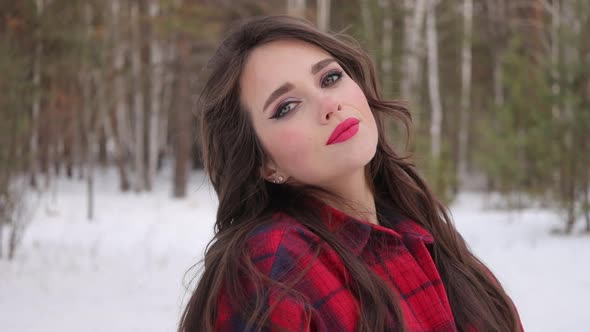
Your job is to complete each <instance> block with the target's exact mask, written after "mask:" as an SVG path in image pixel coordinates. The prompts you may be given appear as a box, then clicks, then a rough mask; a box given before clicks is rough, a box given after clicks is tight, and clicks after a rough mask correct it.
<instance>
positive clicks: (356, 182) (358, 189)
mask: <svg viewBox="0 0 590 332" xmlns="http://www.w3.org/2000/svg"><path fill="white" fill-rule="evenodd" d="M325 189H328V190H329V191H330V192H333V193H335V194H337V195H338V196H339V197H342V198H343V199H344V200H345V202H347V203H348V204H342V203H339V202H334V201H333V200H330V199H329V198H326V199H324V200H325V201H326V203H328V204H330V205H332V206H333V207H335V208H336V209H338V210H340V211H342V212H343V213H345V214H347V215H349V216H351V217H353V218H357V219H359V220H364V221H368V222H370V223H373V224H378V223H379V222H378V219H377V208H376V205H375V196H374V194H373V190H372V189H371V186H370V185H369V182H368V179H367V178H366V176H365V172H364V170H360V171H359V172H357V173H355V174H353V175H351V176H346V177H345V178H344V179H338V180H336V181H333V182H332V183H331V184H330V185H328V186H326V188H325Z"/></svg>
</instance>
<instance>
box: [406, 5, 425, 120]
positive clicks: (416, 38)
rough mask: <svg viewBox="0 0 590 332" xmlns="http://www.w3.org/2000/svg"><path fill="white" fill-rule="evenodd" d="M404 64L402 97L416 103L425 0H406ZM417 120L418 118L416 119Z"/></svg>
mask: <svg viewBox="0 0 590 332" xmlns="http://www.w3.org/2000/svg"><path fill="white" fill-rule="evenodd" d="M404 9H405V11H406V13H407V14H406V16H405V18H404V46H405V47H404V61H403V63H404V66H403V70H402V73H403V77H402V87H401V90H402V98H403V99H405V100H408V101H410V102H412V103H415V102H416V101H417V100H416V98H417V97H416V93H417V90H418V82H419V80H420V76H421V75H420V54H419V52H418V49H419V46H420V43H421V42H422V37H421V36H422V27H423V24H424V16H425V12H426V3H425V0H404ZM416 120H417V119H416Z"/></svg>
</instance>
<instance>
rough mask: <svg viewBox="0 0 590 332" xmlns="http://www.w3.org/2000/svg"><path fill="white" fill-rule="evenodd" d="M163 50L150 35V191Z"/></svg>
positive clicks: (152, 11)
mask: <svg viewBox="0 0 590 332" xmlns="http://www.w3.org/2000/svg"><path fill="white" fill-rule="evenodd" d="M159 11H160V8H159V4H158V1H154V0H152V1H150V3H149V15H150V17H151V18H156V17H157V16H158V15H159ZM163 55H164V52H163V49H162V46H161V42H160V40H159V38H158V37H157V36H156V35H155V34H152V38H151V40H150V69H151V70H150V74H151V80H150V81H151V85H150V87H151V90H150V100H151V101H150V105H151V112H150V118H149V136H148V137H149V142H148V147H149V149H148V171H147V177H146V187H147V189H148V190H151V189H152V187H153V181H154V179H155V177H156V170H157V166H158V153H159V151H160V132H159V130H160V119H161V117H162V116H161V103H162V88H163V83H164V82H163V80H164V77H163V76H164V70H163V63H162V62H163Z"/></svg>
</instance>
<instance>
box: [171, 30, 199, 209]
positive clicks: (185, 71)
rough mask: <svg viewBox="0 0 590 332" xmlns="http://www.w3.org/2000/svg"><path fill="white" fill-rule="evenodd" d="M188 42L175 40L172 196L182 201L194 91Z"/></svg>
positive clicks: (180, 37) (192, 58)
mask: <svg viewBox="0 0 590 332" xmlns="http://www.w3.org/2000/svg"><path fill="white" fill-rule="evenodd" d="M190 49H191V44H190V39H188V38H187V37H186V36H179V37H178V40H177V51H178V53H177V58H176V61H175V69H176V83H177V84H176V87H175V89H174V90H175V94H176V96H175V98H174V101H175V105H174V106H173V107H172V109H173V111H172V112H173V121H174V123H173V125H174V129H173V130H174V135H173V137H174V142H173V146H174V157H175V160H174V161H175V165H174V190H173V196H174V197H176V198H181V197H185V196H186V187H187V185H188V176H189V173H188V172H189V161H190V159H191V158H190V153H191V142H192V140H193V139H192V138H193V135H192V133H193V132H192V128H193V125H192V123H193V122H192V112H191V108H192V106H193V105H192V98H191V96H192V93H191V90H192V88H194V86H193V85H192V83H193V82H192V81H191V77H192V76H191V75H190V72H191V62H192V61H190V60H193V61H194V59H195V55H194V54H191V52H190Z"/></svg>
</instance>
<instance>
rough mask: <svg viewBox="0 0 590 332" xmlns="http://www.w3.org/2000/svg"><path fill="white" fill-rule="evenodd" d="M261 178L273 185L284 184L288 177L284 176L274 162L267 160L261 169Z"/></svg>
mask: <svg viewBox="0 0 590 332" xmlns="http://www.w3.org/2000/svg"><path fill="white" fill-rule="evenodd" d="M260 176H261V177H262V178H263V179H265V180H266V181H269V182H272V183H277V184H278V183H282V182H283V181H285V178H286V176H284V175H282V174H281V172H280V171H279V170H278V167H277V165H276V164H275V163H274V162H273V161H272V160H267V161H266V162H264V163H263V165H262V166H261V167H260Z"/></svg>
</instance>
